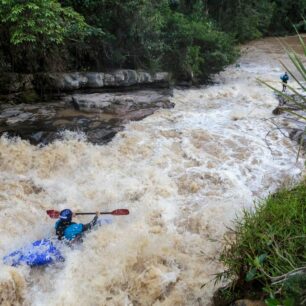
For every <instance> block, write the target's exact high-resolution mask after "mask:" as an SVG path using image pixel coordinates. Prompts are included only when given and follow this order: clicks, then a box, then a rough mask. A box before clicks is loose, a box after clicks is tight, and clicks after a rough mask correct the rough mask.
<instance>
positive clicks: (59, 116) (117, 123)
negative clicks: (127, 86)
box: [0, 90, 174, 145]
mask: <svg viewBox="0 0 306 306" xmlns="http://www.w3.org/2000/svg"><path fill="white" fill-rule="evenodd" d="M170 95H171V91H169V90H154V91H153V90H139V91H134V92H117V93H93V94H76V95H67V96H64V97H63V98H62V99H60V100H59V101H53V102H49V103H36V104H18V105H8V104H3V105H0V135H2V134H4V133H6V134H7V135H8V136H11V137H14V136H19V137H21V138H23V139H27V140H29V141H30V142H31V143H32V144H35V145H36V144H43V145H45V144H48V143H50V142H52V141H54V140H56V139H60V138H62V135H63V131H65V130H69V131H74V132H77V133H80V132H82V133H84V134H85V135H86V137H87V139H88V141H90V142H92V143H97V144H103V143H107V142H108V141H110V140H111V139H112V138H113V137H114V136H115V135H116V133H117V132H118V131H121V130H122V129H123V128H124V124H125V123H127V122H128V121H129V120H141V119H143V118H145V117H146V116H149V115H151V114H152V113H154V112H155V111H156V110H157V109H159V108H172V107H174V104H173V103H172V102H170Z"/></svg>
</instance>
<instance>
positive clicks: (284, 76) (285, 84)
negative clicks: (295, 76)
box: [280, 72, 289, 92]
mask: <svg viewBox="0 0 306 306" xmlns="http://www.w3.org/2000/svg"><path fill="white" fill-rule="evenodd" d="M280 79H281V80H282V82H283V90H282V91H283V92H285V91H286V88H287V82H288V80H289V75H288V73H287V72H285V74H284V75H282V76H281V77H280Z"/></svg>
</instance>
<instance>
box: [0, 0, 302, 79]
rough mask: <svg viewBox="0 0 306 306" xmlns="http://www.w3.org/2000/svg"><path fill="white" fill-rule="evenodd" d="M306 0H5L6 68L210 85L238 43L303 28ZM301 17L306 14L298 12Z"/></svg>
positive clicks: (2, 45) (1, 4)
mask: <svg viewBox="0 0 306 306" xmlns="http://www.w3.org/2000/svg"><path fill="white" fill-rule="evenodd" d="M305 8H306V4H305V1H303V0H299V1H297V0H287V1H283V0H259V1H256V2H254V1H251V0H246V1H240V0H229V1H215V0H213V1H210V0H154V1H151V0H126V1H122V0H102V1H95V0H90V1H89V0H82V1H80V0H61V1H57V0H49V1H45V0H29V1H21V0H1V1H0V38H1V39H0V71H13V72H21V73H33V72H41V71H68V70H74V71H75V70H78V71H84V70H85V71H86V70H97V71H101V70H107V69H115V68H129V69H146V70H151V71H156V70H166V71H169V72H172V73H173V76H174V78H176V79H180V80H186V79H188V80H190V79H193V80H197V81H207V79H208V77H209V75H210V74H212V73H215V72H218V71H220V70H222V68H223V67H224V66H226V65H228V64H229V63H231V62H232V61H233V60H234V59H235V57H236V55H237V52H236V51H235V48H234V45H235V43H236V42H244V41H247V40H250V39H254V38H258V37H260V36H262V35H274V34H285V33H288V32H290V31H291V23H294V24H296V26H297V27H299V28H300V29H302V28H303V26H304V24H303V20H302V17H301V16H302V15H303V13H304V12H305ZM296 12H300V13H301V15H299V14H296Z"/></svg>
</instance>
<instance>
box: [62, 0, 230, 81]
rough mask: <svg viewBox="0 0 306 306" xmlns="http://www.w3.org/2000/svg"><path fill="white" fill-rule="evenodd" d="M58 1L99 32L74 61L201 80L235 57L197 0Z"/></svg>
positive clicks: (228, 43) (227, 40) (222, 34)
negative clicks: (164, 71) (71, 8)
mask: <svg viewBox="0 0 306 306" xmlns="http://www.w3.org/2000/svg"><path fill="white" fill-rule="evenodd" d="M64 3H65V4H66V5H71V6H73V7H74V9H75V10H77V11H78V12H79V13H80V14H82V15H84V16H85V19H86V22H87V23H89V24H91V25H94V26H95V27H98V28H101V29H102V30H103V32H104V34H105V35H104V36H103V37H102V38H101V39H100V40H99V41H98V42H97V41H95V49H94V52H93V51H92V50H88V52H87V53H86V54H83V58H80V59H79V61H80V62H84V60H85V59H86V60H87V63H88V62H91V63H92V64H93V66H95V65H97V62H98V66H100V67H126V68H136V69H139V68H140V69H149V70H157V69H164V70H168V71H171V72H172V73H173V75H174V76H175V77H176V78H177V79H187V80H190V79H193V80H207V78H208V75H209V74H210V73H214V72H217V71H220V70H221V69H222V68H223V67H224V66H225V65H227V64H228V63H230V62H231V61H233V59H234V58H235V56H236V53H235V51H234V49H233V41H232V39H231V37H229V36H228V35H226V34H225V33H222V32H220V31H217V30H216V28H215V26H214V25H213V24H212V22H211V21H209V19H208V18H207V17H206V16H204V14H203V10H204V6H203V3H202V1H200V0H194V1H185V2H184V1H168V0H155V1H152V0H141V1H139V0H126V1H122V0H102V1H79V0H66V1H64ZM81 49H83V47H82V46H81ZM83 50H84V49H83ZM88 60H89V61H88Z"/></svg>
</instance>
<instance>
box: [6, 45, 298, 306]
mask: <svg viewBox="0 0 306 306" xmlns="http://www.w3.org/2000/svg"><path fill="white" fill-rule="evenodd" d="M276 45H277V44H276V43H275V41H273V40H271V39H270V40H261V41H258V42H254V43H252V44H249V45H248V46H247V47H245V48H244V49H243V54H242V57H241V58H240V59H239V60H238V62H237V64H238V65H233V66H230V67H228V68H227V69H226V70H225V71H224V72H222V73H221V74H219V75H217V76H216V77H215V85H211V86H206V87H202V88H198V89H188V90H178V89H177V90H174V95H173V98H172V101H173V102H174V103H175V108H174V109H167V110H166V109H162V110H159V111H157V112H155V114H153V115H152V116H150V117H147V118H146V119H144V120H142V121H139V122H131V123H129V124H128V125H127V126H126V128H125V130H124V131H122V132H120V133H118V134H117V135H116V137H115V138H114V139H113V140H112V142H110V143H109V144H107V145H104V146H99V145H93V144H90V143H88V142H87V141H86V139H85V138H84V135H81V134H75V133H71V132H67V133H66V134H65V140H61V141H56V142H54V143H52V144H49V145H48V146H45V147H35V146H32V145H30V144H29V143H28V142H26V141H22V140H20V139H15V140H9V139H7V138H5V137H2V138H1V139H0V171H1V172H0V212H1V215H0V237H1V239H0V257H1V258H2V257H3V256H4V255H6V254H8V253H9V252H11V251H13V250H15V249H17V248H19V247H22V246H23V245H25V244H27V243H28V242H31V241H34V240H37V239H41V238H43V237H49V236H52V235H54V230H53V225H54V220H52V219H50V218H49V217H48V216H47V214H46V212H45V211H46V209H50V208H51V209H58V210H60V209H63V208H66V207H69V208H71V209H72V210H80V211H97V210H101V211H103V210H112V209H116V208H128V209H129V210H130V215H129V216H121V217H115V220H114V223H113V224H111V225H107V226H104V227H101V228H98V229H96V230H94V231H92V232H91V233H89V234H88V235H87V236H86V239H85V241H84V244H83V245H82V246H81V247H79V248H76V249H74V250H71V251H69V252H67V253H66V254H65V257H66V261H65V262H64V263H63V264H60V265H59V266H50V267H47V268H40V269H37V268H36V269H30V268H28V267H18V268H11V267H7V266H4V265H3V264H2V263H1V264H0V302H1V305H35V306H38V305H50V306H51V305H52V306H55V305H66V306H68V305H71V306H72V305H88V306H94V305H118V306H119V305H135V306H136V305H163V306H166V305H167V306H172V305H210V303H211V297H212V294H213V292H214V290H215V288H216V287H214V282H213V281H212V280H213V279H214V274H216V273H218V272H221V271H223V269H224V267H223V266H222V265H221V264H220V263H219V261H218V256H219V255H220V251H221V249H222V247H223V246H224V239H223V236H224V234H225V233H226V231H227V226H231V222H232V220H233V219H234V218H235V217H236V216H237V215H239V213H240V212H241V210H242V209H243V208H252V207H254V201H258V200H260V199H261V198H263V197H265V196H266V195H268V194H269V193H270V192H273V191H275V190H276V189H277V188H279V187H280V186H282V185H284V184H288V183H289V184H290V183H292V182H294V181H297V180H299V179H300V178H301V175H302V171H303V163H304V160H303V159H302V158H300V159H299V161H298V162H296V152H297V148H296V145H295V144H294V143H292V142H291V141H290V140H289V139H288V138H286V137H284V136H283V135H282V134H281V133H280V131H279V129H277V128H275V123H277V122H279V124H281V122H282V120H281V119H278V118H274V116H273V115H272V110H273V108H275V107H276V106H277V104H278V101H277V100H276V98H275V97H274V95H273V93H271V91H270V90H269V89H268V88H265V87H263V86H261V85H259V84H258V83H257V81H256V78H263V79H264V80H266V81H270V82H272V83H273V82H274V84H276V85H277V86H281V85H280V84H279V75H280V74H281V73H282V70H281V68H280V64H279V62H278V61H277V59H278V58H279V56H280V54H281V52H280V51H278V49H277V47H276ZM273 48H274V49H275V48H276V49H275V50H276V51H275V52H274V51H273V50H274V49H273ZM271 50H272V51H271ZM289 124H290V123H289ZM89 220H90V218H86V217H82V218H78V219H77V221H79V222H88V221H89ZM203 284H206V286H204V287H203V288H201V286H202V285H203Z"/></svg>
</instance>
